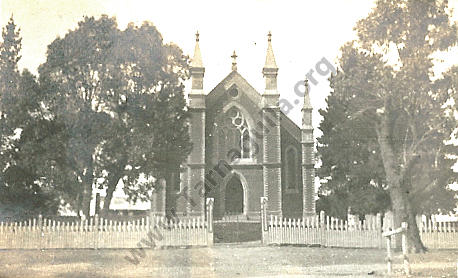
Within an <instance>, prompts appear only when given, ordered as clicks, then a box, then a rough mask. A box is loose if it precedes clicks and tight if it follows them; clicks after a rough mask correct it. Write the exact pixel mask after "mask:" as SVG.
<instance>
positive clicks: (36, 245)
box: [0, 198, 213, 249]
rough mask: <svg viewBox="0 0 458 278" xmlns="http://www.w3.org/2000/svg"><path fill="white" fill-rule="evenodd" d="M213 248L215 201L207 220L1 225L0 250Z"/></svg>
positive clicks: (45, 221) (210, 201)
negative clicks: (147, 247) (211, 246)
mask: <svg viewBox="0 0 458 278" xmlns="http://www.w3.org/2000/svg"><path fill="white" fill-rule="evenodd" d="M145 243H148V245H149V246H152V245H154V246H155V247H162V246H209V245H213V199H212V198H209V199H207V215H206V218H204V217H197V218H187V219H176V220H167V219H166V218H165V217H160V216H151V217H146V218H142V219H138V220H137V221H113V220H107V219H103V218H99V217H97V216H95V217H93V218H90V219H89V220H84V221H79V222H63V221H62V222H61V221H55V220H51V219H44V218H42V217H41V216H40V217H38V218H35V219H31V220H29V221H24V222H10V223H4V222H0V249H54V248H93V249H104V248H139V247H146V246H145Z"/></svg>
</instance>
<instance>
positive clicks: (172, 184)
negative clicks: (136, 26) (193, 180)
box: [165, 167, 179, 219]
mask: <svg viewBox="0 0 458 278" xmlns="http://www.w3.org/2000/svg"><path fill="white" fill-rule="evenodd" d="M177 182H179V180H178V177H177V171H176V168H174V167H171V168H170V169H168V170H167V171H166V174H165V216H166V217H167V219H171V218H172V217H174V216H175V215H176V211H177V208H176V190H175V189H176V186H177V185H176V183H177Z"/></svg>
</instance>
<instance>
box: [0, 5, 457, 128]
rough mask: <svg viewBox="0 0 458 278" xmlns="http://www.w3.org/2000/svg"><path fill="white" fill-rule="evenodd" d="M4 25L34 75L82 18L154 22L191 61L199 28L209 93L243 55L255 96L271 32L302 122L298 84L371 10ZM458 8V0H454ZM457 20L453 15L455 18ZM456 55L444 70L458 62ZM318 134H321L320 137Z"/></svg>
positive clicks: (44, 17) (122, 8)
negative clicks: (12, 29) (17, 34)
mask: <svg viewBox="0 0 458 278" xmlns="http://www.w3.org/2000/svg"><path fill="white" fill-rule="evenodd" d="M0 1H1V18H0V24H1V25H2V26H4V25H5V24H6V23H7V21H8V19H9V17H10V15H11V14H13V15H14V19H15V21H16V23H17V24H18V25H19V27H20V28H21V35H22V37H23V40H22V43H23V49H22V57H23V58H22V60H21V61H20V67H21V69H22V68H24V67H25V68H28V69H29V70H31V71H32V72H35V73H36V70H37V68H38V66H39V65H40V64H41V63H43V62H44V61H45V60H46V56H45V55H46V47H47V45H49V44H50V43H51V42H52V41H53V40H54V39H55V38H56V37H57V36H64V35H65V34H66V33H67V32H68V30H69V29H74V28H75V27H76V26H77V22H78V21H80V20H81V19H82V17H83V16H84V15H89V16H99V15H101V14H107V15H109V16H115V17H116V18H117V20H118V25H119V27H120V28H121V29H123V28H125V27H126V25H127V23H129V22H135V23H138V24H141V22H142V21H144V20H149V21H151V22H153V23H154V24H155V25H156V26H157V28H158V29H159V31H160V32H161V33H162V35H163V37H164V40H165V41H166V42H174V43H176V44H178V45H179V46H180V47H181V48H182V49H183V51H184V52H185V53H186V54H188V55H190V56H191V57H192V54H193V53H192V52H193V50H194V43H195V39H194V34H195V32H196V30H199V32H200V34H201V36H200V47H201V51H202V57H203V61H204V65H205V67H206V72H205V81H204V89H205V91H206V92H207V93H208V92H209V91H211V89H213V88H214V87H215V86H216V85H217V84H218V83H219V82H220V81H221V80H222V79H223V78H224V77H225V76H226V75H227V74H229V72H230V69H231V58H230V56H231V54H232V51H233V50H235V51H236V52H237V55H238V71H239V72H240V73H241V74H242V75H243V76H244V77H245V78H246V79H247V80H248V82H250V83H251V84H252V85H253V86H254V87H255V88H256V89H257V90H258V92H260V93H261V92H262V91H263V86H264V83H263V78H262V74H261V70H262V67H263V64H264V60H265V53H266V48H267V36H266V35H267V33H268V31H269V30H270V31H272V34H273V36H272V43H273V49H274V53H275V57H276V60H277V65H278V67H279V68H280V70H279V77H278V82H279V84H278V85H279V86H278V88H279V91H280V95H281V98H285V99H288V100H289V101H290V103H292V104H293V103H294V101H295V100H296V99H299V101H300V102H299V104H298V105H296V107H295V109H294V110H293V111H291V112H290V113H289V114H288V116H290V118H291V119H292V120H293V121H294V122H296V123H297V124H300V122H301V114H300V108H301V106H302V99H300V98H299V97H297V96H296V95H295V94H294V85H295V84H296V83H297V82H298V81H299V80H303V79H304V76H305V74H306V73H307V72H308V71H309V70H310V69H313V68H314V67H315V65H316V63H317V62H318V61H319V60H321V59H322V58H323V57H325V58H326V59H328V60H329V61H331V62H333V63H335V62H336V57H337V55H338V52H339V48H340V47H341V46H342V45H343V44H344V43H345V42H346V41H349V40H352V39H354V38H355V33H354V31H353V27H354V26H355V23H356V22H357V21H358V20H359V19H361V18H364V17H365V16H367V14H368V13H369V12H370V10H371V9H372V8H373V7H374V1H372V0H320V1H285V0H283V1H268V0H266V1H260V0H258V1H254V0H252V1H247V0H245V1H195V0H193V1H151V0H131V1H125V0H102V1H94V0H81V1H70V0H68V1H64V0H0ZM450 2H451V6H452V7H455V9H458V0H450ZM457 18H458V17H457V16H456V13H455V15H454V19H455V20H456V19H457ZM455 57H456V59H453V57H452V56H448V57H445V60H446V61H445V62H446V64H447V65H448V64H451V63H458V55H455ZM315 77H316V79H317V80H318V82H319V83H318V85H317V86H313V87H312V88H311V101H312V105H313V107H314V108H316V109H315V110H314V126H315V127H317V126H318V124H319V120H320V118H319V117H318V112H317V109H318V108H324V107H325V106H326V105H325V98H326V96H327V95H328V94H329V90H330V89H329V83H328V81H327V78H326V77H323V76H320V75H316V76H315ZM315 135H319V133H318V132H316V134H315Z"/></svg>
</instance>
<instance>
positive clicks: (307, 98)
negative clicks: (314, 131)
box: [303, 78, 312, 108]
mask: <svg viewBox="0 0 458 278" xmlns="http://www.w3.org/2000/svg"><path fill="white" fill-rule="evenodd" d="M304 87H305V92H304V106H303V108H312V104H311V103H310V94H309V80H308V79H307V78H305V81H304Z"/></svg>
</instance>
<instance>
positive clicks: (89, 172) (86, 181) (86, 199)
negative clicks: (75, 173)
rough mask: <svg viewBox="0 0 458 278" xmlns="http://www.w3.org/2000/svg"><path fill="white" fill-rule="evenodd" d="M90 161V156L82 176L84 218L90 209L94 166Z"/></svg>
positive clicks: (88, 214) (87, 215) (87, 216)
mask: <svg viewBox="0 0 458 278" xmlns="http://www.w3.org/2000/svg"><path fill="white" fill-rule="evenodd" d="M92 163H93V161H92V158H91V159H90V161H89V163H88V167H87V169H86V173H85V174H84V177H83V198H82V204H81V207H82V210H83V214H84V215H85V216H86V218H89V216H90V210H91V199H92V184H93V182H94V168H93V164H92Z"/></svg>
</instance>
